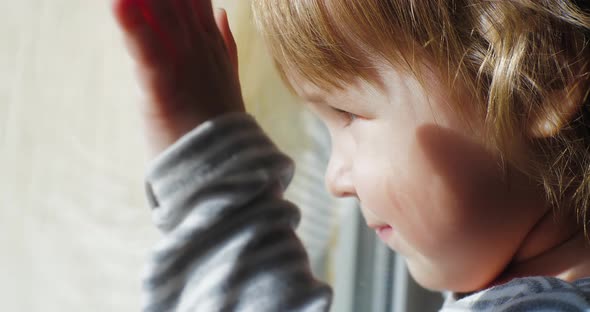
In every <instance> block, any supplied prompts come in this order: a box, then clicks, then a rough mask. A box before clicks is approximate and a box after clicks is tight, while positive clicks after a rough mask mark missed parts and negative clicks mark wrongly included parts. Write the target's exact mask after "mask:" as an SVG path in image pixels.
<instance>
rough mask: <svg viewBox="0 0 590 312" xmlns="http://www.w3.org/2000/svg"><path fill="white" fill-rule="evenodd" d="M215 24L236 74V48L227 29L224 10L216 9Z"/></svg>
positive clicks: (232, 37)
mask: <svg viewBox="0 0 590 312" xmlns="http://www.w3.org/2000/svg"><path fill="white" fill-rule="evenodd" d="M215 23H216V24H217V28H218V29H219V32H220V33H221V36H222V37H223V41H224V42H225V46H226V47H227V51H228V53H229V58H230V61H231V63H232V65H233V66H234V69H235V70H236V73H237V72H238V48H237V46H236V41H235V39H234V36H233V34H232V32H231V29H230V28H229V21H228V20H227V12H226V11H225V10H224V9H220V8H219V9H216V10H215Z"/></svg>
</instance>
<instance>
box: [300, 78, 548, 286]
mask: <svg viewBox="0 0 590 312" xmlns="http://www.w3.org/2000/svg"><path fill="white" fill-rule="evenodd" d="M381 75H382V77H381V78H382V80H383V84H384V90H383V91H378V90H376V89H373V88H371V87H370V86H369V84H366V83H361V82H358V83H356V84H354V85H350V86H348V87H347V88H346V89H345V90H343V91H334V92H332V93H329V94H326V93H323V94H321V91H320V90H319V89H318V88H315V87H314V86H312V85H311V84H308V83H303V82H301V81H293V85H294V88H295V89H296V91H297V92H298V93H299V94H300V95H301V96H302V97H303V98H307V99H308V100H309V101H308V104H309V106H310V108H311V109H312V111H314V112H315V113H316V114H317V115H318V116H319V117H320V118H321V119H322V120H323V121H324V123H325V124H326V126H327V127H328V129H329V131H330V135H331V138H332V156H331V159H330V165H329V168H328V171H327V173H326V184H327V186H328V188H329V189H330V191H331V192H332V193H333V194H334V195H336V196H353V197H357V198H358V200H359V202H360V205H361V210H362V213H363V216H364V218H365V220H366V222H367V224H369V225H377V226H380V225H389V226H391V227H392V229H393V230H392V231H391V232H390V234H389V235H385V237H384V242H385V243H386V244H387V245H388V246H389V247H390V248H392V249H394V250H395V251H397V252H399V253H400V254H402V255H403V256H405V258H406V259H407V263H408V266H409V269H410V272H411V273H412V275H413V276H414V278H415V279H416V280H417V281H418V282H419V283H420V284H422V285H423V286H425V287H428V288H432V289H448V290H454V291H472V290H476V289H479V288H482V287H485V286H486V285H487V284H488V283H490V282H491V281H492V280H493V279H495V278H496V277H497V276H498V274H500V273H501V271H502V270H503V269H504V268H505V267H506V265H507V264H508V263H509V262H510V261H511V259H512V258H513V256H514V254H515V253H516V252H517V250H518V248H519V245H520V244H521V243H522V241H523V239H524V237H525V235H526V234H527V233H528V231H529V230H530V229H531V228H532V227H533V225H534V224H535V222H536V221H537V220H538V219H539V218H540V217H541V216H542V215H543V212H544V211H545V205H544V202H543V200H542V199H541V198H542V197H541V196H540V195H539V194H540V193H539V192H537V191H536V190H534V189H533V187H531V184H530V183H529V182H528V181H527V179H525V178H524V177H523V176H520V175H517V174H511V175H510V176H509V177H508V178H506V179H503V178H502V174H501V172H500V170H499V166H498V165H497V163H498V162H497V159H496V157H495V156H494V155H493V154H492V153H490V152H488V151H487V150H486V149H485V148H484V147H483V145H482V144H480V143H479V142H481V139H478V138H477V137H478V135H476V133H478V132H480V131H481V129H478V128H477V125H478V124H481V123H478V122H473V124H474V125H475V126H474V127H472V128H468V127H466V126H465V124H464V123H463V122H462V121H461V119H459V118H457V116H456V114H455V113H453V112H452V111H451V109H449V106H450V105H463V106H466V105H472V103H471V102H469V100H468V99H467V98H464V99H462V100H461V103H451V101H452V100H451V99H450V96H449V95H448V94H447V93H446V92H445V90H444V88H443V87H442V86H440V85H438V84H437V83H436V79H434V78H433V77H434V76H433V75H431V77H430V78H428V79H427V81H426V82H427V86H426V88H424V89H423V88H422V87H421V86H420V84H419V83H418V82H417V81H416V79H415V78H414V76H413V75H410V74H405V73H402V72H399V71H396V70H393V69H387V70H385V71H383V72H382V74H381ZM425 90H427V91H425ZM318 93H320V94H321V96H325V98H324V101H323V102H321V101H316V103H313V101H314V98H316V99H317V97H316V95H317V94H318ZM314 94H315V95H314ZM335 109H336V110H335ZM337 110H342V111H346V112H349V113H352V114H354V115H358V116H359V117H356V118H350V116H349V115H347V114H346V113H343V112H339V111H337ZM507 181H508V182H510V188H509V187H508V183H507Z"/></svg>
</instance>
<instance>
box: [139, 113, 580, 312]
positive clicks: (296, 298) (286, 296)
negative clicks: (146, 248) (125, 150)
mask: <svg viewBox="0 0 590 312" xmlns="http://www.w3.org/2000/svg"><path fill="white" fill-rule="evenodd" d="M293 168H294V166H293V162H292V160H291V159H290V158H289V157H287V156H286V155H284V154H283V153H281V152H280V151H279V150H278V149H277V148H276V146H275V145H274V144H273V143H272V142H271V141H270V139H269V138H268V137H267V136H266V135H265V134H264V132H263V131H262V130H261V128H260V127H259V126H258V124H257V123H256V121H255V120H254V118H253V117H252V116H250V115H248V114H244V113H232V114H227V115H224V116H222V117H219V118H217V119H215V120H212V121H208V122H205V123H204V124H202V125H200V126H199V127H197V128H195V129H194V130H192V131H191V132H189V133H187V134H186V135H184V136H183V137H182V138H180V139H179V140H178V141H177V142H175V143H174V144H173V145H172V146H170V147H169V148H168V149H166V150H165V151H164V152H163V153H162V154H160V155H159V156H158V157H157V158H156V159H154V160H153V161H152V162H151V163H150V166H149V168H148V169H147V175H146V193H147V196H148V201H149V203H150V206H151V208H152V215H153V221H154V223H155V224H156V225H157V227H158V228H159V229H160V231H161V232H162V233H163V237H162V239H161V240H160V241H159V242H158V243H157V245H156V246H155V248H154V249H153V251H152V255H151V257H150V260H149V262H148V263H147V265H146V268H145V276H144V280H143V291H144V305H143V306H144V311H206V312H208V311H255V312H266V311H328V310H329V308H330V305H331V301H332V289H331V288H330V286H329V285H327V284H325V283H323V282H321V281H318V280H316V279H315V278H314V277H313V275H312V273H311V271H310V267H309V261H308V257H307V254H306V252H305V250H304V248H303V245H302V244H301V241H300V240H299V239H298V237H297V236H296V235H295V228H296V227H297V224H298V223H299V219H300V212H299V210H298V208H297V207H296V206H295V205H293V204H292V203H290V202H288V201H287V200H285V199H283V197H282V194H283V191H284V190H285V188H286V187H287V185H288V184H289V182H290V180H291V178H292V176H293ZM589 294H590V290H589V288H588V280H584V281H580V282H579V283H577V284H576V283H574V284H568V283H565V282H560V281H558V280H555V279H546V278H530V279H523V280H515V281H513V282H511V283H509V284H507V285H504V286H499V287H496V288H492V289H490V290H487V291H485V292H482V293H478V294H474V295H472V296H469V297H466V298H463V299H461V300H458V301H454V300H448V301H447V302H446V303H445V305H444V307H443V309H442V311H585V309H587V308H588V307H590V305H588V295H589Z"/></svg>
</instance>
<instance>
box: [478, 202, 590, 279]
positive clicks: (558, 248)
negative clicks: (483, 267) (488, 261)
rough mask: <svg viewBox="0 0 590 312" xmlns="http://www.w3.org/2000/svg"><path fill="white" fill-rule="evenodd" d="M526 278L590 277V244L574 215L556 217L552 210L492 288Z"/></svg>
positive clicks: (537, 226)
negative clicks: (515, 279)
mask: <svg viewBox="0 0 590 312" xmlns="http://www.w3.org/2000/svg"><path fill="white" fill-rule="evenodd" d="M526 276H551V277H556V278H560V279H562V280H565V281H568V282H572V281H574V280H576V279H580V278H583V277H588V276H590V244H588V241H587V240H586V236H585V235H584V231H583V230H581V229H580V226H579V225H578V224H577V222H576V218H575V215H568V216H563V217H557V216H556V215H555V214H554V213H553V212H552V211H551V210H550V211H549V212H547V213H546V214H545V215H544V216H543V217H542V218H541V220H540V221H539V222H538V223H537V225H535V226H534V227H533V229H532V230H531V231H530V232H529V234H528V235H527V237H526V238H525V239H524V240H523V243H522V245H521V247H520V248H519V250H518V251H517V253H516V254H515V256H514V258H513V260H512V262H511V263H510V264H509V265H508V266H507V267H506V269H505V271H504V272H503V273H502V274H501V275H500V276H499V277H498V278H497V279H496V280H494V281H493V282H492V284H491V285H490V286H494V285H498V284H503V283H506V282H508V281H510V280H512V279H514V278H518V277H526Z"/></svg>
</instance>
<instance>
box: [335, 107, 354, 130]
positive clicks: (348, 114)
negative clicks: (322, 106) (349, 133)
mask: <svg viewBox="0 0 590 312" xmlns="http://www.w3.org/2000/svg"><path fill="white" fill-rule="evenodd" d="M334 111H336V113H338V115H340V116H341V117H342V118H344V119H345V121H346V125H347V126H348V125H349V124H351V123H352V122H353V121H355V120H356V119H357V118H358V117H359V116H358V115H355V114H353V113H351V112H347V111H345V110H341V109H338V108H334Z"/></svg>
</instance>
